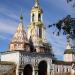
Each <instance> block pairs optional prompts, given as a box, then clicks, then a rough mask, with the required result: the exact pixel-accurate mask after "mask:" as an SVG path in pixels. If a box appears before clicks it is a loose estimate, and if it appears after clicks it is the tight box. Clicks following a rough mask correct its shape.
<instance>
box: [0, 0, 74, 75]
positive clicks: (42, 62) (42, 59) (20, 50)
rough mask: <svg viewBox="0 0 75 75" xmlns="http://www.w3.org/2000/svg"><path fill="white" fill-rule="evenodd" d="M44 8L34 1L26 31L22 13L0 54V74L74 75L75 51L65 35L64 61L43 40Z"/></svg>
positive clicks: (44, 38)
mask: <svg viewBox="0 0 75 75" xmlns="http://www.w3.org/2000/svg"><path fill="white" fill-rule="evenodd" d="M45 29H46V28H45V25H44V23H43V10H42V8H41V7H40V4H39V1H38V0H35V2H34V6H33V7H32V9H31V13H30V22H29V25H28V31H27V32H26V31H25V28H24V23H23V16H22V13H21V15H20V21H19V25H18V27H17V30H16V32H15V33H14V35H13V37H12V40H11V42H10V44H9V50H7V51H5V52H2V53H0V75H71V74H72V75H75V53H74V52H73V49H72V47H71V44H70V39H69V38H67V45H66V49H65V52H64V60H63V61H61V60H57V59H56V57H55V56H54V54H53V51H52V46H51V44H49V42H48V41H47V40H46V36H45Z"/></svg>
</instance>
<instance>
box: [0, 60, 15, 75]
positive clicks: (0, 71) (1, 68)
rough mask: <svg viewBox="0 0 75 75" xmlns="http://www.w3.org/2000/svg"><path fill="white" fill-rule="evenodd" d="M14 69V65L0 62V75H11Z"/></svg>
mask: <svg viewBox="0 0 75 75" xmlns="http://www.w3.org/2000/svg"><path fill="white" fill-rule="evenodd" d="M15 69H16V65H15V64H14V63H12V62H6V61H1V62H0V75H5V74H6V75H8V73H10V74H12V72H13V71H14V70H15Z"/></svg>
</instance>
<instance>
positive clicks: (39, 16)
mask: <svg viewBox="0 0 75 75" xmlns="http://www.w3.org/2000/svg"><path fill="white" fill-rule="evenodd" d="M38 21H41V14H40V13H39V14H38Z"/></svg>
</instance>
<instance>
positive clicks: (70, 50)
mask: <svg viewBox="0 0 75 75" xmlns="http://www.w3.org/2000/svg"><path fill="white" fill-rule="evenodd" d="M64 54H75V52H74V51H73V50H72V49H67V50H65V52H64Z"/></svg>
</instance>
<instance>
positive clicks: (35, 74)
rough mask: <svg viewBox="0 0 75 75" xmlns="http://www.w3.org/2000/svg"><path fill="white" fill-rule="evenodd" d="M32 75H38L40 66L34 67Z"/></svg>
mask: <svg viewBox="0 0 75 75" xmlns="http://www.w3.org/2000/svg"><path fill="white" fill-rule="evenodd" d="M32 75H38V66H34V68H33V74H32Z"/></svg>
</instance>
